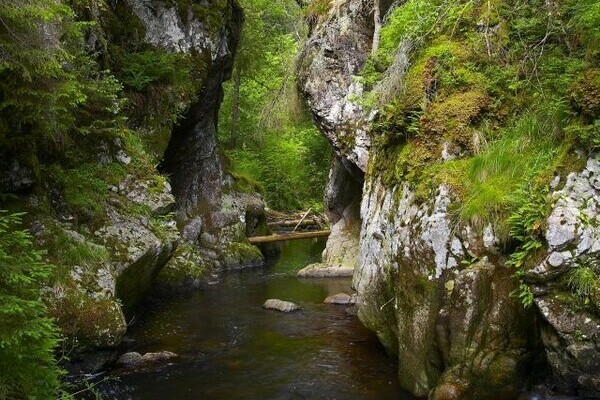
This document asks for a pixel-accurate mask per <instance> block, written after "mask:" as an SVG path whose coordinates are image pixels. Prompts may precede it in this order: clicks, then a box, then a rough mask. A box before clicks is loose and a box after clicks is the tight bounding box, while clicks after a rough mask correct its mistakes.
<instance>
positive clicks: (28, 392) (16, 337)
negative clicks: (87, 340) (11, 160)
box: [0, 211, 61, 399]
mask: <svg viewBox="0 0 600 400" xmlns="http://www.w3.org/2000/svg"><path fill="white" fill-rule="evenodd" d="M21 217H22V215H21V214H8V213H6V212H5V211H0V399H18V398H27V399H54V398H58V397H59V377H60V375H61V372H60V370H59V369H58V367H57V366H56V363H55V360H54V355H53V351H54V350H55V348H56V346H57V344H58V333H57V330H56V327H55V326H54V324H53V321H52V320H51V319H50V318H48V317H46V316H45V307H44V304H43V303H42V301H41V299H40V288H41V287H42V286H43V285H44V283H45V281H46V280H47V279H48V277H49V275H50V273H51V268H52V267H51V266H50V265H48V264H46V263H44V262H43V261H42V254H41V253H40V252H39V251H36V250H34V249H33V244H32V240H31V236H30V234H29V233H28V232H27V231H24V230H19V225H20V224H21Z"/></svg>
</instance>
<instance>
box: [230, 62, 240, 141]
mask: <svg viewBox="0 0 600 400" xmlns="http://www.w3.org/2000/svg"><path fill="white" fill-rule="evenodd" d="M241 83H242V68H241V67H240V66H239V65H236V66H235V68H234V69H233V99H232V102H231V132H230V135H229V147H230V148H232V149H235V148H236V147H237V144H238V143H237V142H238V130H239V123H240V85H241Z"/></svg>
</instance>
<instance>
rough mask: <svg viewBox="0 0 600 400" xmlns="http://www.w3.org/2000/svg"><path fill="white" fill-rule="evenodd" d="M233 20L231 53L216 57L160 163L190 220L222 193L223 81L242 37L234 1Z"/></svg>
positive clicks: (182, 215)
mask: <svg viewBox="0 0 600 400" xmlns="http://www.w3.org/2000/svg"><path fill="white" fill-rule="evenodd" d="M231 7H232V21H231V23H230V36H229V43H228V47H229V49H231V50H232V51H231V53H230V54H227V55H225V56H223V57H219V58H217V59H216V60H213V61H212V63H211V64H210V67H209V69H208V74H207V78H206V80H205V82H204V86H203V87H202V89H201V91H200V93H199V95H198V101H197V102H195V103H194V104H192V105H191V106H190V108H189V110H188V111H187V112H186V113H185V116H184V118H183V119H182V121H181V122H180V123H179V124H178V125H177V126H176V127H175V128H174V130H173V134H172V136H171V140H170V142H169V144H168V147H167V150H166V152H165V155H164V158H163V161H162V163H161V166H160V167H159V169H160V171H161V172H162V173H165V174H167V175H168V176H169V178H170V182H171V186H172V188H173V194H174V195H175V198H176V200H177V206H176V207H177V211H178V213H179V218H183V219H184V220H185V219H188V218H191V217H193V216H196V215H202V214H204V212H208V211H210V210H213V209H215V208H216V206H217V205H218V204H219V199H220V196H221V193H222V191H221V180H222V176H221V175H222V173H221V172H222V168H221V165H222V163H221V160H220V156H219V151H218V143H217V123H218V113H219V106H220V104H221V101H222V100H223V88H222V87H221V84H222V82H223V81H224V80H227V79H229V78H230V77H231V71H232V67H233V60H234V56H235V54H234V53H235V51H234V49H236V48H237V44H238V42H239V38H240V31H241V27H242V23H243V14H242V10H241V8H240V7H239V5H237V3H235V2H231Z"/></svg>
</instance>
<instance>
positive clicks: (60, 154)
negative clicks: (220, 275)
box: [1, 0, 266, 372]
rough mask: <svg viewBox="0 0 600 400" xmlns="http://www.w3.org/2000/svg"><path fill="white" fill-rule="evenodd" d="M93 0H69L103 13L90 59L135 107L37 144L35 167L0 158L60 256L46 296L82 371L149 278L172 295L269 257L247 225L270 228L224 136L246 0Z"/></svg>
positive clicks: (98, 362)
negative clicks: (67, 138)
mask: <svg viewBox="0 0 600 400" xmlns="http://www.w3.org/2000/svg"><path fill="white" fill-rule="evenodd" d="M90 4H91V5H73V7H74V9H75V11H76V13H77V17H78V18H81V19H83V20H88V19H91V20H94V21H95V22H96V24H95V25H94V26H93V27H92V28H90V30H89V32H87V35H86V43H85V44H83V43H81V45H85V50H87V51H88V52H89V54H93V56H94V58H93V59H92V58H91V57H90V58H89V59H88V62H90V63H94V62H95V63H97V64H98V66H97V68H98V69H100V68H107V69H108V68H110V69H111V70H112V72H113V73H114V74H115V76H116V78H117V79H120V80H121V81H122V82H123V85H124V87H125V92H124V95H125V96H126V97H128V100H129V107H128V108H127V109H124V110H122V109H118V107H117V106H116V105H115V106H114V107H113V109H111V110H112V111H111V114H110V118H111V121H110V122H106V123H105V122H104V120H102V119H101V118H102V117H100V116H98V117H97V120H98V121H99V122H98V121H95V122H94V123H95V124H96V125H94V129H95V130H93V132H92V133H90V134H89V135H82V136H79V137H76V138H75V140H76V142H75V143H68V144H65V145H64V146H63V148H62V149H61V150H60V151H57V153H56V154H55V155H53V156H52V157H48V156H46V155H44V154H36V153H31V154H30V155H29V158H31V159H37V160H39V161H38V164H39V165H41V167H40V166H38V170H37V171H34V170H33V169H32V168H30V167H28V166H27V165H24V164H23V163H22V162H20V161H19V157H16V158H15V157H13V155H11V157H8V158H6V159H5V158H3V160H2V162H1V164H2V168H3V170H2V174H1V176H2V179H1V182H2V188H1V190H2V192H3V193H13V194H14V195H15V196H14V197H9V198H8V199H9V200H8V201H6V202H5V203H6V204H3V208H4V206H7V207H8V208H10V209H15V210H20V211H26V212H28V220H29V221H28V222H29V224H30V227H31V230H32V232H33V233H34V235H35V237H36V240H37V242H38V244H39V245H40V246H41V247H42V248H45V249H48V258H49V261H50V262H52V263H54V264H55V265H57V271H56V276H55V280H54V281H53V282H51V284H50V285H49V287H48V288H46V289H45V290H44V297H45V299H46V302H47V303H48V305H49V309H50V313H51V314H52V315H53V316H54V317H56V319H57V322H58V325H59V326H60V328H61V330H62V331H63V333H65V334H66V336H67V338H68V347H69V348H70V350H69V358H70V362H71V364H72V365H71V369H72V370H73V371H83V372H90V371H96V370H98V369H99V368H102V366H103V365H104V364H105V362H106V361H107V360H108V359H110V357H111V355H112V354H113V353H114V350H115V348H116V346H117V345H118V344H119V343H120V342H121V340H122V339H123V337H124V335H125V333H126V330H127V319H128V318H131V317H132V315H133V311H134V310H135V307H136V305H137V304H138V303H139V302H140V300H141V299H142V297H143V296H144V295H145V294H146V292H147V291H148V289H149V288H150V287H151V286H152V285H158V286H159V288H160V289H162V290H163V292H171V291H173V290H179V289H181V288H185V287H193V286H198V285H200V284H201V283H202V282H205V281H206V280H207V279H211V278H210V277H209V278H207V276H209V275H210V274H211V273H213V274H214V273H215V272H217V271H218V270H219V269H220V268H224V267H240V266H246V265H256V264H259V263H262V255H261V254H260V251H259V250H258V249H257V248H255V247H253V246H251V245H250V244H249V243H248V242H247V240H246V236H247V235H248V234H252V233H256V231H260V230H264V229H266V222H265V217H264V204H263V202H262V199H261V198H260V196H259V195H258V194H253V193H240V192H238V191H237V189H236V188H237V184H236V181H235V179H234V178H233V177H232V176H230V175H229V174H228V173H227V171H226V168H225V166H224V164H223V162H222V159H221V155H220V152H219V149H218V145H217V139H216V126H217V120H216V118H217V113H218V107H219V105H220V101H221V98H222V89H221V84H222V82H223V81H224V80H226V79H228V77H229V73H230V70H231V66H232V63H233V57H234V55H235V49H236V46H237V42H238V38H239V32H240V29H241V23H242V11H241V9H240V7H239V6H238V4H237V3H236V2H235V1H232V0H214V1H212V0H211V1H207V2H201V3H198V4H191V3H189V2H184V1H182V2H167V1H161V0H127V1H118V2H111V3H110V4H108V3H106V4H105V3H103V2H91V3H90ZM78 7H81V8H78ZM57 40H58V39H57ZM81 50H83V49H81ZM181 71H184V72H181ZM178 73H183V74H185V75H184V77H183V78H181V79H180V78H179V76H178V75H177V74H178ZM98 79H99V82H100V83H97V85H98V87H101V88H104V86H101V85H102V84H105V83H103V82H102V81H101V78H98ZM105 79H106V81H108V82H113V80H112V79H115V78H113V77H109V78H105ZM106 81H105V82H106ZM104 90H106V89H104ZM111 90H112V89H111ZM95 95H96V94H95V93H92V94H89V96H90V98H91V99H92V100H93V101H95V98H94V97H93V96H95ZM111 101H113V102H115V104H116V103H117V102H118V101H120V100H118V99H114V98H113V99H112V100H111ZM115 121H116V122H115ZM121 121H126V122H125V124H124V125H117V128H116V129H113V128H112V125H115V124H121ZM103 123H105V124H106V125H102V124H103ZM110 124H112V125H110ZM32 147H33V146H32ZM9 154H10V153H9ZM72 154H75V155H76V158H73V157H71V155H72ZM12 158H15V159H14V160H13V159H12ZM161 159H162V160H163V161H162V163H161V170H160V172H159V171H158V170H157V167H156V165H157V163H158V162H159V161H160V160H161ZM162 174H164V175H162ZM3 201H4V200H3ZM213 278H214V277H213Z"/></svg>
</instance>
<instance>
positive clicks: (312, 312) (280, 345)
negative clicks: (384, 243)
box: [119, 240, 410, 400]
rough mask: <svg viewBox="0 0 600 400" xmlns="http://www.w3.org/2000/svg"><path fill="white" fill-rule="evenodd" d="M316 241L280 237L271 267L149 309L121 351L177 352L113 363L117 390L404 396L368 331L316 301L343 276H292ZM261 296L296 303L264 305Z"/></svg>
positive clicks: (166, 395)
mask: <svg viewBox="0 0 600 400" xmlns="http://www.w3.org/2000/svg"><path fill="white" fill-rule="evenodd" d="M323 247H324V240H301V241H293V242H289V243H286V244H285V245H284V247H283V252H282V254H281V257H280V258H279V260H277V261H276V262H275V263H273V264H272V265H270V266H266V267H263V268H258V269H251V270H242V271H234V272H230V273H228V274H226V275H225V276H224V279H223V281H222V282H221V283H220V284H218V285H215V286H212V287H210V288H207V289H204V290H201V291H198V292H196V293H194V294H192V295H190V296H187V297H185V298H177V299H173V300H171V301H168V302H166V303H163V304H160V305H158V306H155V307H154V308H153V309H151V310H147V311H146V313H145V314H144V316H143V318H141V319H140V320H138V321H137V322H136V323H135V324H134V325H133V326H132V327H131V329H130V332H129V339H130V340H131V342H130V344H129V346H128V349H127V350H128V351H138V352H140V353H145V352H151V351H161V350H169V351H172V352H175V353H177V354H179V355H180V357H179V358H178V359H177V361H175V362H174V363H173V364H171V365H167V366H163V367H160V368H158V369H151V370H146V371H137V372H131V373H125V372H123V371H121V372H120V373H119V375H120V376H119V378H120V383H119V387H120V389H121V391H122V394H121V395H120V397H121V398H126V399H206V400H212V399H224V400H236V399H248V400H254V399H256V400H259V399H260V400H269V399H273V400H276V399H282V400H283V399H286V400H287V399H310V400H318V399H338V400H353V399H357V400H358V399H361V400H362V399H365V400H371V399H373V400H387V399H410V397H409V396H408V395H404V394H401V391H400V389H399V387H398V382H397V377H396V371H397V366H396V365H395V364H394V362H393V361H392V360H390V359H389V358H388V357H387V356H386V355H385V354H384V352H383V349H382V348H381V346H380V345H379V343H378V342H377V339H376V338H375V337H374V336H373V334H371V333H370V332H369V331H367V330H366V329H365V328H364V327H362V326H361V325H360V323H359V322H358V321H357V320H356V317H354V316H351V315H348V313H347V311H346V307H344V306H335V305H327V304H323V300H324V299H325V297H326V296H328V295H330V294H335V293H339V292H346V293H350V284H351V282H350V280H349V279H333V280H322V279H319V280H307V279H299V278H297V277H296V271H298V270H299V269H300V268H302V267H304V266H306V265H307V264H309V263H311V262H315V261H318V260H319V258H320V254H321V251H322V250H323ZM269 298H279V299H283V300H289V301H293V302H295V303H297V304H298V305H300V306H301V307H302V310H301V311H299V312H296V313H290V314H282V313H278V312H275V311H266V310H264V309H262V304H263V303H264V301H265V300H266V299H269Z"/></svg>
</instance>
